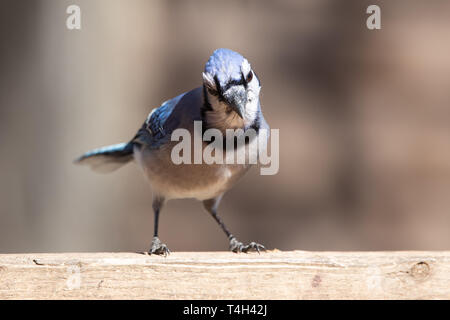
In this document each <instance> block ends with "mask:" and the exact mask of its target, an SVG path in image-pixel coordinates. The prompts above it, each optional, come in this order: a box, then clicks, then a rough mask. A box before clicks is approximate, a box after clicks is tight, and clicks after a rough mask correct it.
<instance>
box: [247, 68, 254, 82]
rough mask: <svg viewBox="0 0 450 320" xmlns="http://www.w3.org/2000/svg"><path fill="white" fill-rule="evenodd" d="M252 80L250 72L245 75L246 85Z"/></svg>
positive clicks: (251, 72)
mask: <svg viewBox="0 0 450 320" xmlns="http://www.w3.org/2000/svg"><path fill="white" fill-rule="evenodd" d="M252 79H253V71H251V70H250V72H249V73H248V75H247V79H246V81H247V83H249V82H250V81H252Z"/></svg>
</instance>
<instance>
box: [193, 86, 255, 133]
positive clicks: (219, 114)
mask: <svg viewBox="0 0 450 320" xmlns="http://www.w3.org/2000/svg"><path fill="white" fill-rule="evenodd" d="M212 100H213V99H211V98H210V96H209V94H208V93H207V90H206V88H205V87H203V106H202V112H201V113H202V121H203V129H204V130H207V129H213V128H214V129H218V130H220V131H221V132H222V134H225V133H226V130H227V129H233V130H236V129H243V130H244V131H246V130H247V129H249V128H252V129H255V130H257V131H258V129H259V113H258V114H257V115H256V116H255V117H253V119H251V120H244V119H242V118H241V117H239V115H238V114H237V113H236V112H234V111H231V110H230V109H229V108H227V107H226V106H225V105H224V104H222V103H220V102H218V101H216V102H214V101H212ZM214 103H215V105H212V104H214ZM244 118H245V117H244Z"/></svg>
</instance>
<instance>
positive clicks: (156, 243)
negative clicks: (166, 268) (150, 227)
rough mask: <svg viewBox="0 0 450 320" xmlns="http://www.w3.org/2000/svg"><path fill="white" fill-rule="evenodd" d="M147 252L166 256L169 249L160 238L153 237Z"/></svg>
mask: <svg viewBox="0 0 450 320" xmlns="http://www.w3.org/2000/svg"><path fill="white" fill-rule="evenodd" d="M148 254H150V255H152V254H157V255H164V256H165V257H166V256H167V255H168V254H170V250H169V248H167V246H166V245H165V244H164V243H161V240H159V238H158V237H153V240H152V246H151V247H150V250H149V251H148Z"/></svg>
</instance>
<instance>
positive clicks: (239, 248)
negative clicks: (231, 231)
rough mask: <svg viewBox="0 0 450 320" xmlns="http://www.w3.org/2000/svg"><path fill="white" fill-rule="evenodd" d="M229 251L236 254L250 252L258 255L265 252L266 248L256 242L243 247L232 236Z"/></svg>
mask: <svg viewBox="0 0 450 320" xmlns="http://www.w3.org/2000/svg"><path fill="white" fill-rule="evenodd" d="M230 250H231V251H233V252H236V253H239V252H245V253H247V252H251V251H256V252H258V253H260V251H266V248H265V247H264V246H263V245H262V244H259V243H256V242H250V243H249V244H247V245H244V244H243V243H242V242H239V241H238V240H237V239H236V238H235V237H234V236H230Z"/></svg>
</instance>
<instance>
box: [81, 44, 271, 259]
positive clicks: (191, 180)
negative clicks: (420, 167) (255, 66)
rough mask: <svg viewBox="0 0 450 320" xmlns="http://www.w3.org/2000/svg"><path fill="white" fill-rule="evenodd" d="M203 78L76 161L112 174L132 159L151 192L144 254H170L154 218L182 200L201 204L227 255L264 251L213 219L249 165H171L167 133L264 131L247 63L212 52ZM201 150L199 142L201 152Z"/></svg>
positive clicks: (256, 88) (255, 80)
mask: <svg viewBox="0 0 450 320" xmlns="http://www.w3.org/2000/svg"><path fill="white" fill-rule="evenodd" d="M202 75H203V85H202V86H201V87H198V88H196V89H193V90H191V91H189V92H186V93H183V94H181V95H179V96H177V97H175V98H173V99H171V100H168V101H166V102H164V103H163V104H162V105H161V106H160V107H158V108H155V109H153V110H152V111H151V112H150V114H149V115H148V117H147V119H146V121H145V122H144V124H143V125H142V127H141V128H140V129H139V131H138V132H137V134H136V135H135V137H134V138H133V139H132V140H131V141H129V142H127V143H120V144H116V145H112V146H107V147H103V148H99V149H95V150H92V151H90V152H87V153H86V154H84V155H82V156H81V157H79V158H78V159H77V160H76V163H80V164H87V165H89V166H90V167H91V168H92V169H94V170H95V171H99V172H111V171H113V170H115V169H117V168H119V167H121V166H122V165H124V164H126V163H128V162H129V161H132V160H135V161H136V162H137V164H138V166H139V167H140V168H141V169H142V170H143V172H144V174H145V175H146V177H147V178H148V180H149V181H150V184H151V187H152V190H153V211H154V237H153V240H152V243H151V248H150V250H149V254H158V255H167V254H168V253H169V252H170V251H169V249H168V248H167V246H166V245H165V244H164V243H162V242H161V241H160V240H159V238H158V220H159V214H160V211H161V208H162V207H163V204H164V203H165V201H167V200H170V199H181V198H195V199H198V200H200V201H203V206H204V208H205V209H206V210H207V211H208V212H209V213H210V214H211V215H212V217H213V218H214V219H215V220H216V221H217V223H218V224H219V226H220V227H221V228H222V230H223V231H224V232H225V234H226V235H227V237H228V239H229V246H230V250H231V251H233V252H249V251H258V252H259V251H260V250H265V248H264V246H263V245H261V244H258V243H255V242H251V243H249V244H247V245H245V244H243V243H242V242H239V241H238V240H237V239H236V238H235V237H234V236H233V235H232V234H231V233H230V231H229V230H228V229H227V227H226V226H225V224H224V223H223V221H222V219H221V218H220V217H219V216H218V215H217V208H218V205H219V202H220V200H221V198H222V196H223V194H224V193H225V192H226V191H227V190H229V189H230V188H231V187H232V186H233V185H234V184H235V183H236V182H237V181H238V180H239V179H240V178H241V177H242V176H243V175H244V174H245V173H246V172H247V171H248V169H249V168H250V164H248V163H244V164H228V163H226V164H178V165H176V164H174V163H173V161H172V160H171V150H172V148H173V147H174V146H175V144H176V142H174V141H172V140H171V133H172V132H173V131H174V130H175V129H178V128H183V129H187V130H188V131H189V132H190V133H194V121H201V123H202V130H203V131H204V130H207V129H211V128H213V129H217V130H219V131H220V132H221V133H223V134H224V135H225V134H226V130H227V129H242V130H240V132H241V134H244V133H245V131H246V130H248V129H250V128H251V129H254V130H255V132H256V133H257V134H258V135H259V132H260V129H265V130H268V129H269V126H268V124H267V123H266V121H265V119H264V117H263V114H262V112H261V106H260V103H259V93H260V89H261V86H260V82H259V79H258V77H257V76H256V74H255V73H254V71H253V70H252V68H251V66H250V64H249V62H248V61H247V59H245V58H244V57H243V56H242V55H240V54H239V53H237V52H234V51H232V50H229V49H217V50H216V51H214V53H213V54H212V55H211V57H210V58H209V60H208V61H207V63H206V65H205V69H204V72H203V74H202ZM266 140H267V138H266ZM266 142H267V141H266ZM246 143H248V142H246ZM206 145H207V144H206V143H205V142H203V148H204V147H205V146H206ZM234 147H235V148H236V145H234ZM225 152H226V150H224V153H225Z"/></svg>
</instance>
